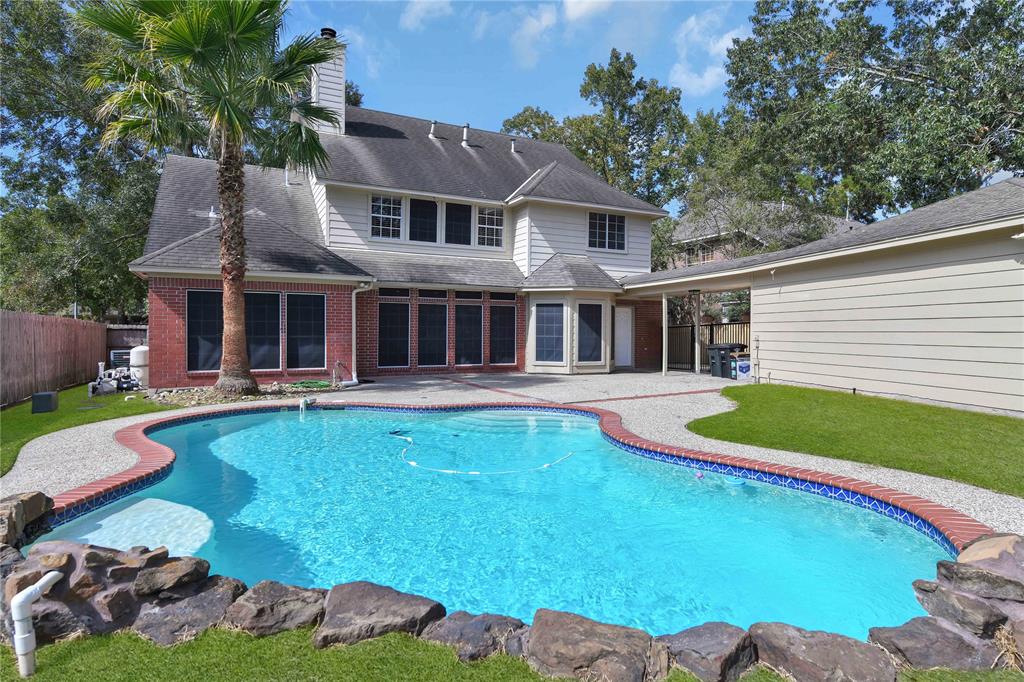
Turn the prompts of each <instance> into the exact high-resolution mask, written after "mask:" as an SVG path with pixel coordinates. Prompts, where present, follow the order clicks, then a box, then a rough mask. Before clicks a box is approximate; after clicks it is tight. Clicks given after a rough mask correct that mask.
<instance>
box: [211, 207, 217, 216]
mask: <svg viewBox="0 0 1024 682" xmlns="http://www.w3.org/2000/svg"><path fill="white" fill-rule="evenodd" d="M210 217H211V218H216V217H217V209H216V208H214V207H213V206H211V207H210Z"/></svg>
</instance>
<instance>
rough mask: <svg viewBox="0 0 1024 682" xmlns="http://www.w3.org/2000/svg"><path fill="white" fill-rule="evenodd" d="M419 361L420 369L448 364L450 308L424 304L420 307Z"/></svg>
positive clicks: (441, 305)
mask: <svg viewBox="0 0 1024 682" xmlns="http://www.w3.org/2000/svg"><path fill="white" fill-rule="evenodd" d="M417 340H418V343H417V347H418V351H417V359H416V361H417V362H418V363H419V366H420V367H427V366H441V365H447V364H448V306H447V305H445V304H443V303H442V304H437V303H423V304H420V306H419V330H418V332H417Z"/></svg>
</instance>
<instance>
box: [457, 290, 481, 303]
mask: <svg viewBox="0 0 1024 682" xmlns="http://www.w3.org/2000/svg"><path fill="white" fill-rule="evenodd" d="M483 297H484V292H482V291H456V292H455V298H457V299H459V300H464V301H480V300H483Z"/></svg>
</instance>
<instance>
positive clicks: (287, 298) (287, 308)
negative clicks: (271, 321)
mask: <svg viewBox="0 0 1024 682" xmlns="http://www.w3.org/2000/svg"><path fill="white" fill-rule="evenodd" d="M293 296H319V297H321V298H322V299H323V301H324V337H323V338H324V360H323V363H322V364H321V365H320V366H319V367H292V366H290V365H288V362H287V358H288V341H289V340H290V336H289V334H288V321H289V317H288V316H289V314H290V311H291V308H292V306H291V299H292V297H293ZM284 331H285V347H284V352H285V365H286V366H287V368H288V369H295V370H303V369H321V370H326V369H327V294H319V293H315V292H310V293H303V292H294V293H288V294H286V296H285V316H284Z"/></svg>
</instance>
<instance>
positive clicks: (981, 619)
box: [914, 580, 1007, 639]
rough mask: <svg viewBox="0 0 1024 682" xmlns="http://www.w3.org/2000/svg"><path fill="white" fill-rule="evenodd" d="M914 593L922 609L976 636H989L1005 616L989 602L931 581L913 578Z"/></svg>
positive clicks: (991, 635) (988, 637) (987, 637)
mask: <svg viewBox="0 0 1024 682" xmlns="http://www.w3.org/2000/svg"><path fill="white" fill-rule="evenodd" d="M914 592H915V593H916V594H917V600H918V601H919V602H921V606H923V607H924V610H925V611H927V612H928V613H930V614H932V615H933V616H937V617H939V618H945V619H946V620H948V621H950V622H952V623H956V624H957V625H959V626H961V627H963V628H965V629H966V630H967V631H969V632H971V633H972V634H974V635H977V636H978V637H982V638H984V639H991V638H992V637H994V636H995V634H996V630H998V629H999V628H1000V627H1002V625H1003V624H1004V623H1006V621H1007V616H1006V614H1005V613H1003V612H1002V611H1001V610H999V609H998V608H996V607H995V606H993V605H992V604H991V603H990V602H988V601H986V600H984V599H981V598H980V597H975V596H973V595H970V594H967V593H965V592H957V591H956V590H953V589H950V588H948V587H946V586H944V585H940V584H938V583H936V582H932V581H930V580H915V581H914Z"/></svg>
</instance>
